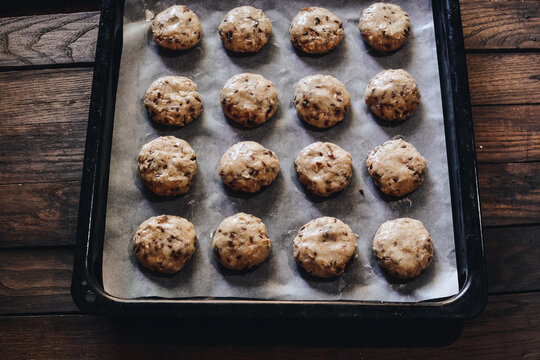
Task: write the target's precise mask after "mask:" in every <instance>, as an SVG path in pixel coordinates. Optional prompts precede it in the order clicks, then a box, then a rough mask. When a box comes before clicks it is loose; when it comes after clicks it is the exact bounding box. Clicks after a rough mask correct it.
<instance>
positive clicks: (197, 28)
mask: <svg viewBox="0 0 540 360" xmlns="http://www.w3.org/2000/svg"><path fill="white" fill-rule="evenodd" d="M152 34H153V38H154V41H155V42H156V44H158V45H159V46H161V47H164V48H167V49H171V50H187V49H191V48H192V47H194V46H195V45H197V44H198V43H199V41H201V37H202V26H201V21H200V20H199V17H198V16H197V15H196V14H195V13H194V12H193V11H191V10H190V9H189V8H188V7H187V6H183V5H175V6H171V7H170V8H168V9H166V10H164V11H162V12H160V13H159V14H157V16H156V17H155V18H154V20H153V21H152Z"/></svg>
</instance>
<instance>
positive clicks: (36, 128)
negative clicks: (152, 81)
mask: <svg viewBox="0 0 540 360" xmlns="http://www.w3.org/2000/svg"><path fill="white" fill-rule="evenodd" d="M91 82H92V69H88V68H79V69H59V70H35V71H9V72H3V73H0V86H1V87H2V97H0V118H1V119H2V121H1V122H0V169H1V170H0V184H9V183H29V182H57V181H61V180H68V181H72V180H78V179H80V176H81V169H82V159H83V156H84V141H85V138H86V123H87V119H88V107H89V104H90V89H91V86H90V84H91Z"/></svg>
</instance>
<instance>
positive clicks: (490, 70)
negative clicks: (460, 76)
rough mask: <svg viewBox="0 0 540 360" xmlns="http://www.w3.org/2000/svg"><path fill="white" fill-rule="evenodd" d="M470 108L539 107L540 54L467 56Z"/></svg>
mask: <svg viewBox="0 0 540 360" xmlns="http://www.w3.org/2000/svg"><path fill="white" fill-rule="evenodd" d="M467 68H468V71H469V86H470V91H471V102H472V104H473V105H491V104H495V105H500V104H512V105H516V104H539V103H540V54H512V53H510V54H468V55H467Z"/></svg>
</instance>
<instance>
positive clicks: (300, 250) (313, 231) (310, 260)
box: [294, 216, 356, 278]
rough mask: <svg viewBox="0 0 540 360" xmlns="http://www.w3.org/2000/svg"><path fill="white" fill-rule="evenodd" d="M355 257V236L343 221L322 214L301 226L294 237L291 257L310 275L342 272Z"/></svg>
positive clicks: (329, 275) (322, 275)
mask: <svg viewBox="0 0 540 360" xmlns="http://www.w3.org/2000/svg"><path fill="white" fill-rule="evenodd" d="M355 257H356V235H355V234H354V232H353V231H352V230H351V228H350V227H349V226H348V225H347V224H345V223H344V222H343V221H341V220H338V219H336V218H333V217H329V216H325V217H320V218H317V219H315V220H312V221H310V222H309V223H307V224H306V225H304V226H303V227H302V228H301V229H300V231H299V232H298V235H297V236H296V238H295V239H294V260H296V263H297V264H298V265H299V266H301V267H302V268H303V269H304V270H306V271H307V272H308V273H310V274H311V275H313V276H317V277H320V278H331V277H334V276H338V275H341V274H343V273H344V272H345V270H346V269H347V267H348V266H349V265H350V264H351V263H352V262H353V261H354V259H355Z"/></svg>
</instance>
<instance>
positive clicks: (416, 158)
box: [366, 139, 426, 196]
mask: <svg viewBox="0 0 540 360" xmlns="http://www.w3.org/2000/svg"><path fill="white" fill-rule="evenodd" d="M366 166H367V168H368V171H369V175H371V177H372V178H373V182H374V183H375V185H377V186H378V187H379V188H380V189H381V191H382V192H383V193H385V194H387V195H392V196H403V195H407V194H409V193H411V192H413V191H414V190H416V189H417V188H418V187H419V186H420V185H421V184H422V182H423V181H424V174H425V173H426V159H424V157H423V156H422V155H420V153H419V152H418V150H416V148H415V147H414V146H413V145H412V144H410V143H408V142H406V141H404V140H401V139H399V140H389V141H387V142H385V143H384V144H382V145H380V146H377V147H375V148H374V149H373V150H371V153H370V154H369V155H368V157H367V159H366Z"/></svg>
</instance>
